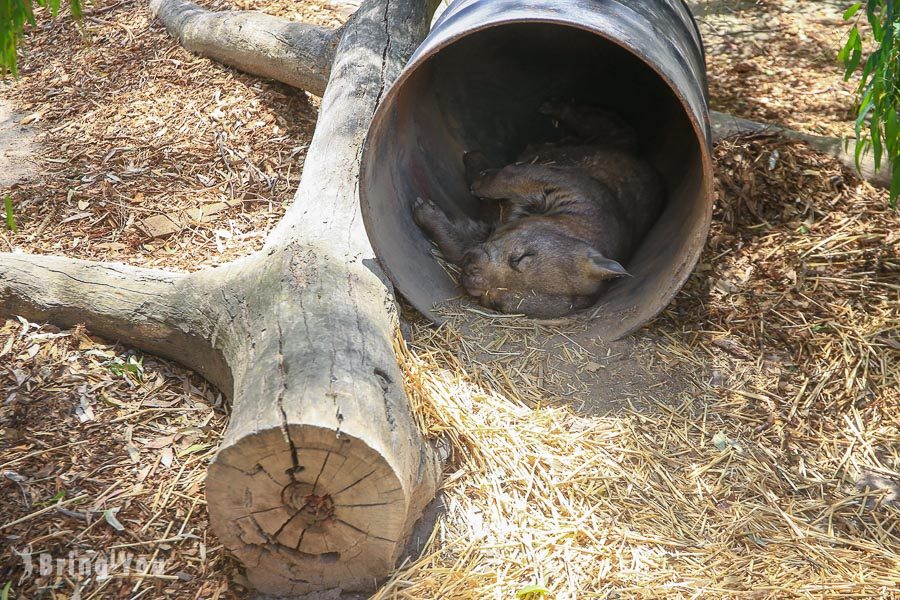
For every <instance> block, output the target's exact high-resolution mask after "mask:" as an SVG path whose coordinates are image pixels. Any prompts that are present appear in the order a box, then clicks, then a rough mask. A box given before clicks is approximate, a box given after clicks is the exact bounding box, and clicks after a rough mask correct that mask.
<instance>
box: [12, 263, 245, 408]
mask: <svg viewBox="0 0 900 600" xmlns="http://www.w3.org/2000/svg"><path fill="white" fill-rule="evenodd" d="M0 282H2V283H0V314H2V315H19V316H22V317H25V318H26V319H29V320H31V321H49V322H52V323H55V324H57V325H59V326H61V327H72V326H74V325H78V324H84V325H85V326H86V327H87V328H88V329H89V330H90V331H91V332H92V333H96V334H97V335H101V336H104V337H108V338H112V339H118V340H121V341H122V342H124V343H126V344H129V345H132V346H136V347H138V348H141V349H143V350H146V351H147V352H152V353H153V354H157V355H159V356H163V357H166V358H171V359H173V360H176V361H178V362H180V363H182V364H184V365H185V366H187V367H189V368H191V369H193V370H195V371H197V372H198V373H199V374H200V375H202V376H203V377H205V378H206V379H207V380H209V381H210V383H212V384H213V385H215V386H216V387H218V388H219V389H220V390H222V392H223V393H225V394H226V395H229V396H230V395H231V392H232V380H231V371H230V369H229V368H228V367H227V365H226V363H225V360H224V357H223V356H222V354H221V352H220V351H219V350H217V349H216V348H215V345H214V344H212V345H211V344H210V343H209V342H208V341H207V339H208V338H209V337H211V336H212V335H213V332H214V331H215V320H216V317H215V311H214V310H211V308H212V307H209V306H206V305H205V304H204V301H203V300H202V299H204V298H208V297H209V294H208V293H207V292H208V290H207V289H204V288H206V286H205V284H204V283H203V282H201V281H198V279H197V278H196V277H191V276H188V275H184V274H180V273H170V272H168V271H158V270H152V269H139V268H136V267H129V266H126V265H119V264H114V263H105V264H101V263H93V262H88V261H83V260H75V259H71V258H64V257H59V256H40V255H27V254H8V253H0ZM198 300H199V301H198Z"/></svg>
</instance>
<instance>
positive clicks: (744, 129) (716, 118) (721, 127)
mask: <svg viewBox="0 0 900 600" xmlns="http://www.w3.org/2000/svg"><path fill="white" fill-rule="evenodd" d="M710 118H711V119H712V125H713V138H714V139H715V140H716V141H718V140H721V139H723V138H726V137H730V136H734V135H747V134H754V133H777V134H779V135H782V136H784V137H786V138H788V139H791V140H797V141H800V142H805V143H806V144H808V145H809V146H810V147H811V148H813V149H815V150H818V151H819V152H821V153H822V154H827V155H829V156H833V157H835V158H836V159H838V160H839V161H840V162H841V164H843V165H844V166H845V167H847V168H848V169H850V170H852V171H856V159H855V156H854V151H853V149H854V148H855V146H856V140H853V139H848V138H839V137H827V136H821V135H813V134H811V133H803V132H800V131H794V130H793V129H788V128H786V127H781V126H779V125H770V124H768V123H758V122H756V121H750V120H748V119H742V118H740V117H733V116H731V115H727V114H725V113H720V112H716V111H711V112H710ZM859 166H860V170H859V171H858V173H859V175H860V176H861V177H862V178H863V179H865V180H866V181H868V182H869V183H871V184H872V185H874V186H878V187H881V188H888V189H889V188H890V187H891V167H890V164H888V165H882V168H881V169H878V170H876V169H875V161H874V160H873V159H872V157H871V156H870V155H864V156H862V157H861V158H860V165H859Z"/></svg>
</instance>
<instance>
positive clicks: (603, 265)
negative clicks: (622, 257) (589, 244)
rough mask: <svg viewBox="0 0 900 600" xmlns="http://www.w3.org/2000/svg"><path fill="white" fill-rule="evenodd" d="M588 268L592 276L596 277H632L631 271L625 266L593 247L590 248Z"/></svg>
mask: <svg viewBox="0 0 900 600" xmlns="http://www.w3.org/2000/svg"><path fill="white" fill-rule="evenodd" d="M588 268H589V269H590V273H591V276H592V277H594V278H596V279H612V278H613V277H631V273H629V272H628V271H626V270H625V267H623V266H622V265H620V264H619V263H617V262H616V261H614V260H612V259H611V258H606V257H605V256H603V255H602V254H600V253H599V252H597V251H596V250H594V249H593V248H592V249H590V250H588Z"/></svg>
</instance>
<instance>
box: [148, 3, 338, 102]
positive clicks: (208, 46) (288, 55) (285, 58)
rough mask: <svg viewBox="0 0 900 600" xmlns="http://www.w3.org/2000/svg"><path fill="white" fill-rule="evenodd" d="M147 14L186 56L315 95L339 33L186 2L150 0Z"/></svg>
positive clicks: (320, 91)
mask: <svg viewBox="0 0 900 600" xmlns="http://www.w3.org/2000/svg"><path fill="white" fill-rule="evenodd" d="M150 10H151V12H153V14H154V15H156V17H157V18H158V19H159V20H160V22H162V24H163V25H164V26H165V28H166V30H167V31H168V32H169V34H170V35H171V36H172V37H174V38H175V39H177V40H178V41H179V43H180V44H181V45H182V46H184V48H185V49H187V50H189V51H191V52H194V53H196V54H199V55H201V56H206V57H209V58H212V59H213V60H216V61H218V62H220V63H222V64H226V65H229V66H232V67H235V68H237V69H240V70H241V71H244V72H246V73H250V74H252V75H259V76H261V77H267V78H269V79H274V80H276V81H281V82H282V83H286V84H288V85H290V86H292V87H296V88H299V89H302V90H306V91H308V92H311V93H313V94H315V95H317V96H321V95H322V94H323V93H324V92H325V85H326V84H327V83H328V77H329V73H330V71H331V63H332V61H333V60H334V52H335V49H336V48H337V43H338V41H339V40H340V37H341V35H340V34H341V31H340V29H332V28H329V27H319V26H317V25H308V24H306V23H293V22H290V21H286V20H285V19H279V18H278V17H273V16H271V15H266V14H263V13H258V12H252V11H225V12H210V11H208V10H206V9H204V8H201V7H199V6H197V5H196V4H194V3H193V2H189V1H188V0H150Z"/></svg>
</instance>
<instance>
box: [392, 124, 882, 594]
mask: <svg viewBox="0 0 900 600" xmlns="http://www.w3.org/2000/svg"><path fill="white" fill-rule="evenodd" d="M776 151H777V152H778V159H777V160H775V161H774V163H772V162H770V161H769V159H770V157H771V156H772V155H773V153H775V152H776ZM716 155H717V160H718V165H719V172H720V181H719V183H720V185H719V191H720V195H721V196H720V205H719V208H718V209H717V215H716V222H715V225H714V228H713V234H712V236H711V241H710V244H709V246H708V248H707V250H706V253H705V256H704V258H703V261H702V264H701V266H700V267H699V268H698V270H697V271H696V273H695V274H694V276H693V278H692V279H691V281H690V282H689V284H688V285H687V286H686V287H685V290H684V291H683V292H682V293H681V294H680V296H679V298H678V300H677V301H676V302H675V303H674V304H673V305H672V307H671V308H670V309H669V311H668V312H667V314H666V315H664V316H663V317H662V318H661V319H660V320H659V321H658V322H657V323H656V324H655V325H653V326H652V327H651V331H655V332H656V333H657V334H658V335H659V336H660V342H659V343H658V344H657V346H656V348H655V350H654V351H655V352H656V353H657V354H658V356H659V359H660V361H661V362H666V363H682V364H685V365H687V366H688V367H689V368H690V369H691V370H692V371H693V372H694V373H695V377H694V378H693V381H692V384H693V385H691V386H690V387H689V388H688V389H686V390H685V391H684V392H682V393H681V394H679V395H677V396H674V397H663V398H658V399H657V400H656V401H653V400H652V399H651V400H650V401H649V402H643V403H639V404H638V403H634V404H630V406H628V407H627V408H625V409H623V410H619V411H616V412H615V413H612V414H610V415H608V416H606V417H586V416H583V415H579V414H577V413H575V412H573V411H572V410H571V409H569V408H566V407H547V406H545V407H538V408H532V407H530V406H528V405H526V404H525V403H524V402H523V400H524V399H527V398H530V397H532V396H534V395H536V394H537V395H540V392H539V391H535V390H533V389H529V388H531V387H532V386H533V381H534V379H533V377H527V376H526V377H518V376H516V377H510V378H509V379H508V380H506V381H504V382H503V383H502V384H501V385H498V383H497V382H496V381H495V380H494V379H493V378H491V377H484V376H482V375H480V374H473V370H474V369H473V364H472V363H471V361H470V360H468V358H467V356H466V351H465V345H464V342H462V341H454V338H453V336H452V333H448V332H447V331H444V330H433V329H430V328H428V327H427V326H424V325H418V326H416V327H415V328H414V331H413V335H412V341H411V342H410V344H409V345H408V346H406V345H405V344H402V343H401V344H399V353H400V355H401V357H402V363H403V366H404V369H405V371H406V374H407V381H406V383H407V386H408V391H409V393H410V396H411V397H412V398H413V399H414V404H415V405H416V406H417V408H418V410H419V411H420V412H421V413H422V414H424V420H425V426H426V428H427V430H428V431H430V432H431V433H432V435H434V436H440V437H445V438H447V439H448V440H449V441H450V442H451V444H452V447H453V448H454V450H455V453H454V458H455V463H454V470H453V471H452V472H451V473H450V475H449V477H448V479H447V482H446V483H445V486H444V493H445V499H444V502H445V504H446V505H447V514H446V515H445V516H444V518H443V519H442V520H441V522H440V524H439V526H438V530H437V531H436V533H435V537H434V540H433V542H432V544H431V545H430V546H429V548H428V549H427V550H426V551H425V553H424V556H423V557H422V559H420V560H419V561H417V562H416V563H414V564H413V565H411V566H409V567H407V568H406V569H404V570H401V571H400V572H398V573H397V575H396V576H395V577H394V579H393V580H392V581H391V582H390V583H389V584H388V585H387V586H385V588H384V589H382V590H381V591H380V592H379V594H377V595H376V598H473V599H474V598H509V597H513V596H514V594H515V593H516V592H521V591H523V590H527V589H528V587H527V586H529V585H537V586H539V587H541V588H544V589H547V590H548V595H549V596H550V597H553V598H591V597H604V598H605V597H697V596H701V597H744V596H750V597H755V598H786V597H834V598H849V597H867V598H868V597H893V596H894V595H895V594H896V591H897V589H898V586H900V530H898V529H897V523H898V517H900V363H898V360H897V359H898V358H900V352H898V349H900V285H898V284H900V259H898V257H900V252H898V242H900V239H898V236H897V234H896V232H897V231H898V224H900V219H898V215H897V214H896V213H894V212H891V211H890V210H889V209H887V208H886V202H885V198H884V194H883V193H880V192H875V191H874V190H872V189H871V188H870V187H869V186H868V185H866V184H864V183H860V182H859V181H858V180H856V179H855V178H854V177H853V176H851V175H849V174H846V173H843V172H841V170H840V167H839V166H837V165H836V164H835V163H834V161H831V160H829V159H825V158H822V157H820V156H817V155H815V154H813V153H811V152H809V151H808V150H807V149H806V148H805V147H803V146H800V145H797V144H793V143H785V142H781V141H779V140H777V139H773V138H757V139H749V140H731V141H728V142H725V143H723V144H721V145H720V146H719V147H718V148H717V152H716ZM770 166H771V168H770ZM735 181H740V182H742V184H743V183H746V184H747V185H749V186H751V188H752V190H753V193H752V194H749V196H748V194H746V192H742V190H743V187H734V186H733V185H732V183H733V182H735ZM749 197H752V198H753V199H754V202H755V204H754V205H753V206H752V207H749V206H748V205H747V201H748V199H749ZM785 199H789V201H787V202H786V201H785ZM795 200H796V202H795ZM801 265H802V267H801ZM748 268H750V269H751V270H750V272H748V271H747V269H748ZM791 269H793V270H794V271H796V272H798V273H801V272H802V273H804V274H803V275H799V276H797V279H796V280H795V278H794V276H793V275H790V274H788V273H787V272H786V271H788V270H791ZM803 269H805V271H803ZM723 288H727V289H723ZM498 334H501V330H498ZM538 335H540V333H538ZM580 360H581V361H583V360H585V359H584V358H582V359H580ZM510 388H512V390H510ZM645 397H646V396H645ZM535 597H536V596H535Z"/></svg>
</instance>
